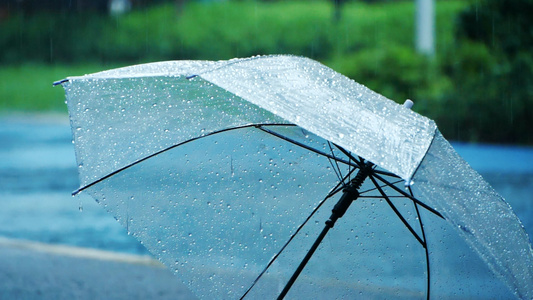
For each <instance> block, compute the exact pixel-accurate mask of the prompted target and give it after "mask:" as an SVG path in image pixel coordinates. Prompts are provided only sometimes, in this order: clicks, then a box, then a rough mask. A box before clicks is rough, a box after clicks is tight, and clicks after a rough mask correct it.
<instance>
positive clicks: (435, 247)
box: [58, 56, 533, 299]
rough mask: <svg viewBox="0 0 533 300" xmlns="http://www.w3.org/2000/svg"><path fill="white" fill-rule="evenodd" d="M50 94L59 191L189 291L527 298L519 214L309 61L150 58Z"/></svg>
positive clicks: (431, 133)
mask: <svg viewBox="0 0 533 300" xmlns="http://www.w3.org/2000/svg"><path fill="white" fill-rule="evenodd" d="M58 84H61V85H62V86H63V87H64V89H65V91H66V98H67V105H68V108H69V115H70V119H71V126H72V132H73V137H74V144H75V150H76V157H77V162H78V169H79V176H80V189H79V190H78V191H76V192H75V193H79V192H81V191H83V192H86V193H88V194H90V195H91V196H92V197H94V199H95V200H96V201H98V202H99V203H100V204H102V205H103V206H104V207H105V208H106V209H107V210H108V211H109V212H110V213H111V214H112V215H113V216H114V217H115V218H116V219H117V220H118V221H119V222H120V223H121V224H122V225H124V227H126V228H127V230H128V232H129V233H131V234H132V235H133V236H135V237H136V238H137V239H139V240H140V241H141V242H142V243H143V245H144V246H145V247H146V248H147V249H148V250H149V251H151V253H152V254H153V255H154V256H156V257H157V258H158V259H160V260H161V261H162V262H163V263H164V264H166V265H167V266H168V267H169V268H171V269H172V270H174V271H175V272H176V274H177V275H178V277H179V278H180V279H181V280H182V281H183V282H184V283H186V284H187V285H188V286H189V287H190V288H191V290H192V291H193V292H195V293H196V295H197V296H199V297H200V298H206V299H238V298H241V297H244V298H250V299H258V298H259V299H271V298H275V297H278V296H280V295H281V297H283V296H285V295H286V296H287V298H302V299H305V298H308V297H309V295H311V296H312V297H313V298H316V299H328V298H332V299H338V298H350V297H366V298H372V297H377V298H383V297H385V298H389V297H392V298H406V299H413V298H429V297H430V296H431V297H437V298H439V299H444V298H458V297H465V298H466V297H468V298H471V297H481V298H483V297H497V298H505V297H512V295H514V296H516V297H519V298H524V299H530V298H533V293H532V291H533V280H532V278H533V251H532V249H531V244H530V242H529V239H528V236H527V234H526V232H525V231H524V229H523V227H522V226H521V223H520V221H519V220H518V218H517V217H516V215H515V214H514V213H513V212H512V209H511V208H510V206H509V205H508V204H507V203H506V202H505V201H504V200H503V199H502V197H501V196H499V195H498V194H497V193H496V192H495V191H494V190H493V189H492V188H491V187H490V186H489V185H488V184H487V183H486V182H485V181H484V180H483V179H482V178H481V176H480V175H479V174H477V173H476V172H475V171H474V170H473V169H471V168H470V167H469V166H468V164H467V163H466V162H465V161H464V160H462V159H461V158H460V157H459V156H458V155H457V154H456V152H455V151H454V150H453V148H452V146H451V145H450V144H449V143H448V142H447V141H446V140H445V139H444V138H443V137H442V135H441V134H440V132H439V131H438V129H437V127H436V125H435V123H434V122H433V121H432V120H430V119H428V118H426V117H424V116H421V115H419V114H417V113H415V112H413V111H411V110H409V109H408V108H407V107H404V106H401V105H398V104H396V103H395V102H393V101H391V100H389V99H387V98H385V97H383V96H381V95H379V94H377V93H375V92H373V91H371V90H369V89H368V88H366V87H364V86H363V85H360V84H358V83H356V82H355V81H353V80H351V79H349V78H347V77H345V76H343V75H341V74H338V73H336V72H335V71H333V70H331V69H329V68H327V67H325V66H324V65H321V64H319V63H317V62H315V61H313V60H310V59H306V58H301V57H294V56H264V57H252V58H246V59H234V60H229V61H218V62H212V61H171V62H160V63H151V64H144V65H137V66H131V67H126V68H120V69H115V70H110V71H104V72H100V73H95V74H90V75H85V76H80V77H69V78H67V79H65V80H63V81H60V82H58ZM339 199H341V200H339ZM343 199H344V200H343ZM332 211H333V212H332ZM341 217H342V218H341ZM337 220H338V222H336V221H337ZM326 221H327V222H326ZM324 222H326V223H328V222H329V225H327V224H326V225H324V224H325V223H324ZM335 222H336V223H335ZM333 225H335V226H333Z"/></svg>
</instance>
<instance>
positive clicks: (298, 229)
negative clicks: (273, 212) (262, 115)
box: [240, 169, 355, 299]
mask: <svg viewBox="0 0 533 300" xmlns="http://www.w3.org/2000/svg"><path fill="white" fill-rule="evenodd" d="M353 170H355V169H353ZM353 170H352V171H351V172H349V173H348V174H346V176H344V178H342V180H341V181H339V183H337V185H336V186H335V187H334V188H332V189H331V190H330V192H329V193H328V195H327V196H326V197H324V199H322V201H320V203H318V205H317V206H316V207H315V208H314V209H313V211H312V212H311V214H309V216H308V217H307V218H306V219H305V220H304V221H303V223H302V224H300V226H298V228H296V231H295V232H294V233H293V234H291V236H290V237H289V239H288V240H287V242H285V244H284V245H283V246H282V247H281V249H280V250H279V251H278V253H276V255H274V256H273V257H272V258H271V259H270V261H269V262H268V264H267V265H266V267H265V268H264V269H263V271H261V273H259V275H258V276H257V278H256V279H255V280H254V281H253V282H252V284H251V285H250V287H249V288H248V289H247V290H246V292H245V293H244V294H243V295H242V297H241V298H240V299H244V297H246V295H247V294H248V293H249V292H250V291H251V290H252V288H253V287H254V286H255V284H256V283H257V282H258V281H259V279H261V277H262V276H263V275H264V274H265V273H266V271H267V270H268V268H270V266H271V265H272V264H273V263H274V261H276V259H277V258H278V257H279V256H280V255H281V253H282V252H283V251H284V250H285V248H287V246H289V244H290V243H291V242H292V240H293V239H294V238H295V237H296V235H297V234H298V233H299V232H300V230H302V228H303V227H304V226H305V224H307V222H309V220H311V218H312V217H313V216H314V215H315V213H316V212H317V211H318V210H319V209H320V207H322V205H323V204H324V203H325V202H326V200H328V199H329V198H331V197H333V196H335V194H337V193H338V192H340V191H341V190H342V187H343V186H344V180H346V178H347V177H348V176H350V174H351V173H353Z"/></svg>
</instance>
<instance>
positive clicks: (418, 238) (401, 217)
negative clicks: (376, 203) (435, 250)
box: [369, 175, 426, 247]
mask: <svg viewBox="0 0 533 300" xmlns="http://www.w3.org/2000/svg"><path fill="white" fill-rule="evenodd" d="M369 177H370V180H372V183H373V184H374V185H375V186H376V188H377V189H378V191H379V193H380V194H381V195H382V196H383V198H384V199H385V201H387V203H388V204H389V206H390V207H391V208H392V210H393V211H394V213H395V214H396V216H398V218H399V219H400V220H401V221H402V223H403V225H405V227H407V229H409V231H410V232H411V234H412V235H413V236H414V237H415V238H416V239H417V240H418V242H419V243H420V244H421V245H422V246H423V247H426V243H425V241H423V240H422V238H420V236H419V235H418V233H416V231H415V230H414V229H413V227H411V225H409V222H407V220H406V219H405V218H404V217H403V216H402V214H401V213H400V211H399V210H398V209H397V208H396V206H395V205H394V204H393V203H392V201H391V200H390V198H389V196H387V194H385V192H384V191H383V189H382V188H381V187H380V186H379V184H378V183H377V181H376V179H375V178H374V177H373V176H372V175H370V176H369Z"/></svg>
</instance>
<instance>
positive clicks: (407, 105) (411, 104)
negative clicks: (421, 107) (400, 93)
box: [403, 99, 415, 109]
mask: <svg viewBox="0 0 533 300" xmlns="http://www.w3.org/2000/svg"><path fill="white" fill-rule="evenodd" d="M414 104H415V103H414V102H413V100H411V99H407V100H405V102H404V103H403V106H404V107H405V108H407V109H411V107H413V105H414Z"/></svg>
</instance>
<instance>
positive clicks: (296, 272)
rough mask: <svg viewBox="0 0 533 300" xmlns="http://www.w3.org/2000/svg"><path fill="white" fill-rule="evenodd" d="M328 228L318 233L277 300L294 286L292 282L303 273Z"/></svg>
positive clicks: (327, 226)
mask: <svg viewBox="0 0 533 300" xmlns="http://www.w3.org/2000/svg"><path fill="white" fill-rule="evenodd" d="M330 228H331V227H330V226H329V225H326V226H325V227H324V229H322V232H321V233H320V235H319V236H318V238H317V239H316V241H315V242H314V244H313V246H311V249H309V251H308V252H307V254H306V255H305V257H304V259H303V260H302V262H301V263H300V265H299V266H298V268H297V269H296V271H294V274H292V277H291V279H289V281H288V282H287V284H286V285H285V288H283V291H281V293H280V294H279V296H278V300H280V299H283V298H284V297H285V295H287V293H288V292H289V290H290V289H291V287H292V285H293V284H294V282H295V281H296V279H297V278H298V276H299V275H300V273H301V272H302V271H303V269H304V268H305V265H306V264H307V262H308V261H309V259H311V256H313V254H314V253H315V250H316V249H317V248H318V246H319V245H320V243H321V242H322V240H323V239H324V237H325V236H326V234H327V233H328V231H329V229H330Z"/></svg>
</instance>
